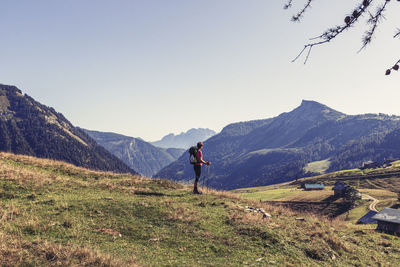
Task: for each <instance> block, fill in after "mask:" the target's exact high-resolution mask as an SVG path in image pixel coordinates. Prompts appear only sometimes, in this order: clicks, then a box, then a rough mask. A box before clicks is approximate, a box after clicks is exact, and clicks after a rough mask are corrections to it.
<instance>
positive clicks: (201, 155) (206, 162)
mask: <svg viewBox="0 0 400 267" xmlns="http://www.w3.org/2000/svg"><path fill="white" fill-rule="evenodd" d="M200 162H201V163H204V164H206V165H210V164H211V162H209V161H204V160H203V152H201V151H200Z"/></svg>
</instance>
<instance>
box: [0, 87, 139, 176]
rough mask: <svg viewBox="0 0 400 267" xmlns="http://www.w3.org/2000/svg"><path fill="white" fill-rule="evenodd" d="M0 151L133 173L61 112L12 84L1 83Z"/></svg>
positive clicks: (104, 169) (98, 168) (97, 168)
mask: <svg viewBox="0 0 400 267" xmlns="http://www.w3.org/2000/svg"><path fill="white" fill-rule="evenodd" d="M0 151H6V152H13V153H16V154H25V155H31V156H35V157H40V158H49V159H56V160H63V161H66V162H69V163H72V164H75V165H77V166H82V167H86V168H91V169H96V170H103V171H115V172H122V173H127V172H130V173H135V171H134V170H132V169H131V168H129V167H128V166H126V165H125V164H124V163H123V162H122V161H120V160H119V159H118V158H117V157H115V156H113V155H112V154H111V153H110V152H108V151H107V150H106V149H104V148H103V147H101V146H99V145H98V144H97V143H96V142H95V141H94V140H93V139H92V138H90V137H89V136H88V135H87V134H86V133H84V132H82V131H81V130H79V129H77V128H75V127H74V126H73V125H72V124H71V123H70V122H69V121H68V120H67V119H66V118H65V117H64V116H63V115H62V114H60V113H58V112H56V111H55V110H54V109H53V108H50V107H47V106H45V105H42V104H40V103H39V102H37V101H35V100H34V99H33V98H32V97H30V96H28V95H23V94H22V92H21V91H20V90H19V89H18V88H17V87H15V86H8V85H1V84H0Z"/></svg>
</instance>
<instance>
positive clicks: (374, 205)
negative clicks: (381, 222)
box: [363, 194, 379, 212]
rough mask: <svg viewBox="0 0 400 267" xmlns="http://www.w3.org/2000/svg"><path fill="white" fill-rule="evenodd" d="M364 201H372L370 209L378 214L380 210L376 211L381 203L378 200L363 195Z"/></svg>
mask: <svg viewBox="0 0 400 267" xmlns="http://www.w3.org/2000/svg"><path fill="white" fill-rule="evenodd" d="M363 199H370V200H372V203H371V204H370V205H369V209H370V210H372V211H376V212H378V210H377V209H376V205H377V204H378V203H379V200H378V199H376V198H374V197H372V196H370V195H366V194H363Z"/></svg>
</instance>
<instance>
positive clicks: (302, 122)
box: [156, 100, 400, 189]
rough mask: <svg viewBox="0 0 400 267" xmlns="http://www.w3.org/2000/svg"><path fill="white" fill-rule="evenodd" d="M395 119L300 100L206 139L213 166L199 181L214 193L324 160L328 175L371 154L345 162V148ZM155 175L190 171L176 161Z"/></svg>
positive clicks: (295, 172) (393, 125)
mask: <svg viewBox="0 0 400 267" xmlns="http://www.w3.org/2000/svg"><path fill="white" fill-rule="evenodd" d="M399 119H400V117H397V116H388V115H384V114H364V115H346V114H344V113H342V112H339V111H336V110H334V109H332V108H329V107H328V106H326V105H323V104H320V103H318V102H316V101H308V100H303V101H302V103H301V105H300V106H298V107H297V108H295V109H293V110H292V111H290V112H285V113H282V114H280V115H278V116H276V117H273V118H268V119H263V120H254V121H249V122H240V123H234V124H230V125H227V126H226V127H225V128H224V129H223V130H222V131H221V133H220V134H217V135H215V136H213V137H211V138H210V139H208V140H207V141H206V142H205V144H204V155H205V158H206V159H207V160H210V161H212V162H213V165H212V166H211V167H210V168H209V169H208V170H207V171H205V173H204V179H207V180H208V183H209V184H210V185H211V186H213V187H215V188H218V189H236V188H240V187H250V186H261V185H268V184H273V183H279V182H285V181H289V180H291V179H294V178H296V177H304V176H306V175H307V174H306V173H305V171H304V167H305V166H306V164H308V163H311V162H314V161H318V160H325V159H327V158H332V159H333V160H332V164H331V165H330V171H333V170H338V169H339V166H340V167H347V166H350V165H351V164H358V163H359V162H360V161H362V160H364V159H365V158H367V157H373V153H371V152H368V153H366V154H365V155H364V156H363V157H361V156H360V157H358V158H357V155H353V154H352V156H351V157H350V156H349V157H347V158H345V157H344V154H343V151H345V149H346V147H348V146H351V145H352V144H355V143H359V142H361V140H372V139H374V138H375V137H376V134H377V133H379V134H380V135H382V136H386V135H387V134H388V133H389V132H391V131H393V130H395V129H397V128H399V127H400V121H399ZM368 142H369V141H368ZM364 148H365V146H363V149H364ZM386 152H387V153H381V154H380V156H390V155H392V156H397V154H393V153H392V152H393V151H389V150H387V151H386ZM342 154H343V155H342ZM356 154H357V153H356ZM398 156H399V157H400V154H399V155H398ZM344 161H346V162H344ZM156 177H167V178H171V179H173V180H177V181H190V180H192V179H193V170H192V169H191V167H190V166H189V165H188V163H187V159H186V158H180V159H179V160H178V161H177V162H174V163H172V164H171V165H169V166H168V167H166V168H164V169H163V170H161V171H160V172H159V173H158V174H157V175H156Z"/></svg>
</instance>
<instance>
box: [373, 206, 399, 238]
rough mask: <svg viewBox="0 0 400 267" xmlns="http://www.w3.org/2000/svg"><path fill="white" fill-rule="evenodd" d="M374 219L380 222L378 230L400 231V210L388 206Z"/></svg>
mask: <svg viewBox="0 0 400 267" xmlns="http://www.w3.org/2000/svg"><path fill="white" fill-rule="evenodd" d="M372 219H374V220H376V221H377V222H378V227H377V228H376V229H377V230H381V231H385V232H393V233H400V210H397V209H391V208H386V209H383V210H382V211H380V212H378V213H377V214H376V215H375V216H373V217H372Z"/></svg>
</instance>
